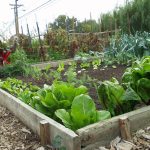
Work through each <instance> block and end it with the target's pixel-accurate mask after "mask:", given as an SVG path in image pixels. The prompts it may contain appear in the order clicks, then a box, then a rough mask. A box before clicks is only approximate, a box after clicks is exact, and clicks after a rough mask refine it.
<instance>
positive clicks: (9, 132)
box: [0, 106, 50, 150]
mask: <svg viewBox="0 0 150 150" xmlns="http://www.w3.org/2000/svg"><path fill="white" fill-rule="evenodd" d="M0 150H48V148H44V147H42V145H40V142H39V138H38V137H37V135H35V134H34V133H32V131H31V130H30V129H28V128H27V127H26V126H25V125H23V123H22V122H20V121H19V120H18V119H17V118H16V117H15V116H14V115H12V114H11V113H10V112H9V111H8V110H7V109H6V108H4V107H1V106H0ZM49 150H50V148H49Z"/></svg>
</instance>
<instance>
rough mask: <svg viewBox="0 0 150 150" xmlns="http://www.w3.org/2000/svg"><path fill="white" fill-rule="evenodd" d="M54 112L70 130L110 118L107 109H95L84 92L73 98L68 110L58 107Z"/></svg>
mask: <svg viewBox="0 0 150 150" xmlns="http://www.w3.org/2000/svg"><path fill="white" fill-rule="evenodd" d="M55 114H56V116H57V117H58V118H60V119H61V120H62V122H63V124H64V125H65V126H66V127H67V128H70V129H72V130H77V129H79V128H82V127H84V126H86V125H89V124H92V123H95V122H98V121H102V120H105V119H108V118H110V113H109V112H108V111H104V110H103V111H97V110H96V107H95V104H94V102H93V100H92V99H91V97H89V96H88V95H84V94H81V95H79V96H76V97H75V98H74V100H73V102H72V106H71V110H70V111H68V110H65V109H58V110H57V111H56V112H55ZM79 118H80V119H79Z"/></svg>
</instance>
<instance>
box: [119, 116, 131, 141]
mask: <svg viewBox="0 0 150 150" xmlns="http://www.w3.org/2000/svg"><path fill="white" fill-rule="evenodd" d="M119 127H120V132H121V137H122V139H124V140H126V141H130V140H131V132H130V122H129V119H128V117H127V116H123V117H121V118H120V119H119Z"/></svg>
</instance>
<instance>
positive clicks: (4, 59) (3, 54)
mask: <svg viewBox="0 0 150 150" xmlns="http://www.w3.org/2000/svg"><path fill="white" fill-rule="evenodd" d="M10 53H11V51H10V50H5V49H2V48H0V62H1V64H2V65H4V64H10V62H9V61H8V57H9V55H10Z"/></svg>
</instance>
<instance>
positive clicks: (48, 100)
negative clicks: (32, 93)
mask: <svg viewBox="0 0 150 150" xmlns="http://www.w3.org/2000/svg"><path fill="white" fill-rule="evenodd" d="M41 103H42V104H43V105H44V106H45V107H48V108H52V107H55V106H57V105H58V101H57V99H56V97H55V95H54V94H53V93H51V92H47V93H46V95H45V97H43V98H42V99H41Z"/></svg>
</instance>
